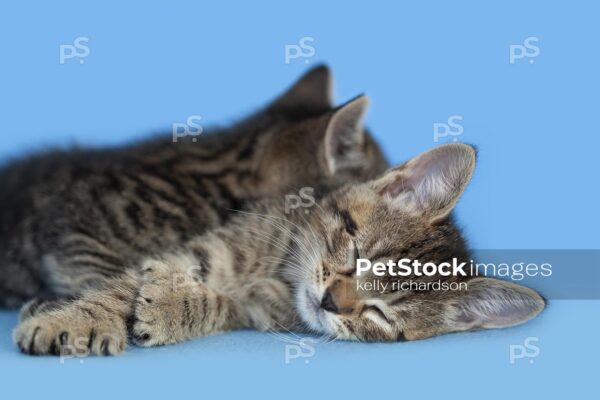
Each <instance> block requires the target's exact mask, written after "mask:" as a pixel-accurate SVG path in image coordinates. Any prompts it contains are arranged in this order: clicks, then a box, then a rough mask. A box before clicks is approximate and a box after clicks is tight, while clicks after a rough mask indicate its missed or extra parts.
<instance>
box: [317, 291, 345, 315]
mask: <svg viewBox="0 0 600 400" xmlns="http://www.w3.org/2000/svg"><path fill="white" fill-rule="evenodd" d="M321 308H322V309H324V310H327V311H329V312H332V313H334V314H339V311H340V310H339V309H338V307H337V305H336V304H335V301H334V300H333V296H332V295H331V292H330V291H329V289H327V290H326V291H325V294H324V295H323V300H321Z"/></svg>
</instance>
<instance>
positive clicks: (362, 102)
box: [253, 66, 387, 195]
mask: <svg viewBox="0 0 600 400" xmlns="http://www.w3.org/2000/svg"><path fill="white" fill-rule="evenodd" d="M331 91H332V78H331V73H330V71H329V69H328V68H327V67H325V66H320V67H317V68H314V69H312V70H311V71H309V72H308V73H307V74H306V75H304V76H303V77H301V78H300V79H299V80H298V82H296V83H295V84H294V85H293V86H292V87H291V88H290V89H289V90H288V91H287V92H285V93H284V94H283V95H282V96H280V97H279V98H278V99H276V100H275V101H274V102H273V103H272V104H270V105H269V106H268V107H267V109H266V111H265V113H264V114H262V117H261V118H263V121H266V122H265V124H268V126H269V129H268V130H267V133H266V134H264V135H262V136H261V137H259V138H258V140H259V141H260V142H261V145H260V146H256V149H257V151H256V154H255V156H254V161H255V163H254V168H253V171H254V177H253V178H254V187H255V189H256V190H257V192H258V194H259V195H262V194H268V195H275V194H282V193H287V192H290V191H296V190H297V189H298V188H302V187H305V186H310V187H312V186H314V185H315V182H318V184H319V185H324V186H332V185H333V186H337V185H339V184H342V183H346V182H350V181H356V182H361V181H366V180H368V179H372V178H373V177H375V176H377V175H379V174H381V173H382V172H383V171H385V170H386V169H387V162H386V160H385V158H384V156H383V153H382V152H381V149H380V148H379V146H378V145H377V143H376V142H375V140H374V139H373V138H372V136H371V135H370V134H369V133H368V132H367V131H366V130H365V128H364V126H363V119H364V116H365V113H366V110H367V105H368V99H367V98H366V97H365V96H359V97H357V98H355V99H353V100H351V101H349V102H347V103H346V104H344V105H342V106H340V107H335V108H334V107H333V103H332V95H331Z"/></svg>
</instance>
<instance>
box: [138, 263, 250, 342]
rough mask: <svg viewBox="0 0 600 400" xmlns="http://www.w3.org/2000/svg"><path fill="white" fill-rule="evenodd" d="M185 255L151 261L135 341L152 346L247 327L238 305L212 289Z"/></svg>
mask: <svg viewBox="0 0 600 400" xmlns="http://www.w3.org/2000/svg"><path fill="white" fill-rule="evenodd" d="M194 269H195V267H194V266H193V262H190V259H189V258H187V257H185V256H184V255H179V256H177V255H175V256H170V257H168V256H167V257H166V258H165V260H161V261H158V260H149V261H147V262H146V263H145V264H144V267H143V269H142V283H141V288H140V291H139V294H138V297H137V298H136V300H135V304H134V321H133V325H132V340H133V342H134V343H135V344H137V345H139V346H144V347H149V346H157V345H163V344H170V343H177V342H182V341H185V340H188V339H191V338H194V337H198V336H206V335H210V334H213V333H218V332H223V331H228V330H234V329H239V328H242V327H244V326H246V321H245V320H244V318H243V314H242V312H241V309H240V307H239V306H238V304H237V303H236V302H235V301H234V300H232V299H231V298H229V297H227V296H225V295H223V294H221V293H219V292H217V291H215V290H214V289H212V288H210V287H208V286H207V285H205V284H204V283H202V282H200V280H199V279H198V278H197V277H196V276H195V274H194Z"/></svg>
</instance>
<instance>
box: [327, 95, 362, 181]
mask: <svg viewBox="0 0 600 400" xmlns="http://www.w3.org/2000/svg"><path fill="white" fill-rule="evenodd" d="M368 105H369V99H368V98H367V97H366V96H358V97H356V98H354V99H352V100H350V101H349V102H347V103H346V104H344V105H343V106H341V107H339V108H338V109H337V110H336V111H335V112H334V113H333V115H332V116H331V118H330V119H329V122H328V124H327V128H326V130H325V159H326V161H327V167H328V169H329V172H330V173H331V174H332V175H333V174H336V173H339V172H340V171H343V170H348V169H353V168H358V167H360V166H361V165H362V164H363V162H364V151H363V143H364V139H365V134H364V130H363V119H364V116H365V113H366V111H367V106H368Z"/></svg>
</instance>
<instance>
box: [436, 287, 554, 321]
mask: <svg viewBox="0 0 600 400" xmlns="http://www.w3.org/2000/svg"><path fill="white" fill-rule="evenodd" d="M545 305H546V303H545V302H544V299H543V298H542V297H541V296H540V295H539V294H538V293H537V292H535V291H534V290H532V289H529V288H528V287H525V286H520V285H517V284H514V283H512V282H507V281H502V280H499V279H492V278H474V279H472V280H470V281H468V282H467V290H463V291H461V292H460V294H458V295H457V296H456V297H455V298H453V299H452V300H450V302H449V304H448V306H449V308H446V312H447V315H446V321H447V323H448V324H449V328H450V329H451V330H453V331H464V330H468V329H474V328H504V327H508V326H513V325H517V324H521V323H523V322H526V321H529V320H530V319H532V318H534V317H535V316H536V315H538V314H539V313H540V312H541V311H542V310H543V309H544V307H545Z"/></svg>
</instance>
